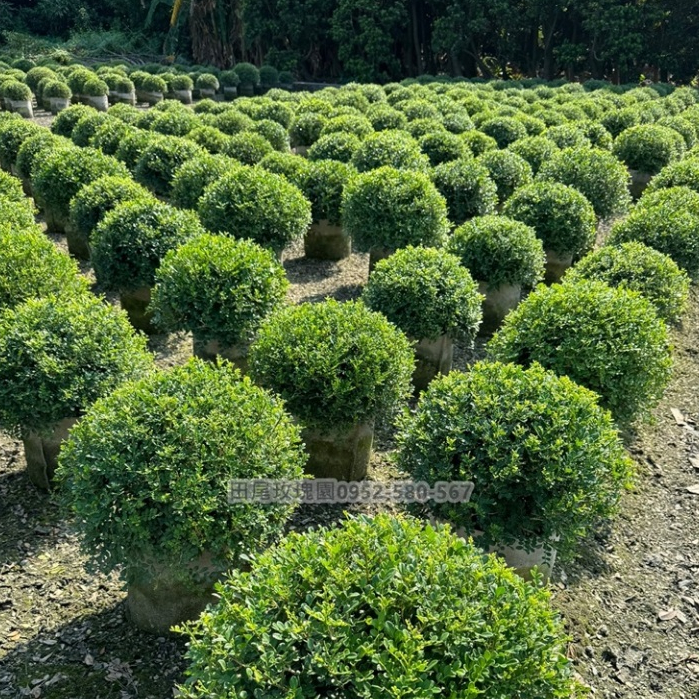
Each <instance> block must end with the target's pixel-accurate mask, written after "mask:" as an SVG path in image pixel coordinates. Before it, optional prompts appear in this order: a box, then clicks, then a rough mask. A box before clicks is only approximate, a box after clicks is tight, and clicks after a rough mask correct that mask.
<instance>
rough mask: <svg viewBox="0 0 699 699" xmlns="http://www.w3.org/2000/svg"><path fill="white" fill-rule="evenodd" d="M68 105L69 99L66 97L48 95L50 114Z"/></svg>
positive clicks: (60, 110) (66, 107) (56, 112)
mask: <svg viewBox="0 0 699 699" xmlns="http://www.w3.org/2000/svg"><path fill="white" fill-rule="evenodd" d="M68 107H70V99H68V98H67V97H49V110H50V112H51V114H58V112H62V111H63V110H64V109H68Z"/></svg>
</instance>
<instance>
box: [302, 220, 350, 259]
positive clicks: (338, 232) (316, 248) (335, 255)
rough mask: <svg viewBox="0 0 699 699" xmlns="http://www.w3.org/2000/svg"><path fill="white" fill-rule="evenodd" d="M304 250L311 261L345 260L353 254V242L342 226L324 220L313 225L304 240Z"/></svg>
mask: <svg viewBox="0 0 699 699" xmlns="http://www.w3.org/2000/svg"><path fill="white" fill-rule="evenodd" d="M303 250H304V253H305V255H306V257H307V258H309V259H311V260H335V261H337V260H344V259H345V258H347V257H349V256H350V255H351V254H352V241H351V240H350V237H349V235H347V234H346V233H345V232H344V230H343V228H342V226H337V225H334V224H332V223H330V221H328V220H327V219H323V220H321V221H315V222H314V223H312V224H311V227H310V228H309V229H308V231H307V232H306V235H305V236H304V238H303Z"/></svg>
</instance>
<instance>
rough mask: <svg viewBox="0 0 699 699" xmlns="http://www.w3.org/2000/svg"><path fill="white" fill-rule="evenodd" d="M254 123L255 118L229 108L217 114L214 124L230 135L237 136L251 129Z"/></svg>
mask: <svg viewBox="0 0 699 699" xmlns="http://www.w3.org/2000/svg"><path fill="white" fill-rule="evenodd" d="M253 123H254V122H253V120H252V119H251V118H250V117H249V116H247V114H243V113H241V112H238V111H236V110H234V109H228V110H226V111H225V112H222V113H221V114H217V115H216V116H215V117H214V122H213V124H212V125H213V126H215V127H216V128H217V129H219V130H221V131H223V133H225V134H227V135H228V136H236V135H238V134H239V133H242V132H243V131H247V130H248V129H251V128H252V125H253Z"/></svg>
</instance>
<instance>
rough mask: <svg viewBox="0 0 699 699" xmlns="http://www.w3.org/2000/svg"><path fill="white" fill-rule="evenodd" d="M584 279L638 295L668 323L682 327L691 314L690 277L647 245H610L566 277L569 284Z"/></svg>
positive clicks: (584, 260)
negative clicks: (682, 323) (689, 308)
mask: <svg viewBox="0 0 699 699" xmlns="http://www.w3.org/2000/svg"><path fill="white" fill-rule="evenodd" d="M580 279H596V280H598V281H601V282H606V283H607V284H609V286H617V287H620V288H622V289H631V290H632V291H638V292H639V293H640V294H642V295H643V296H645V297H646V298H647V299H648V300H649V301H651V302H652V304H653V305H654V306H655V309H656V311H657V313H658V315H659V316H660V317H661V318H662V319H663V320H664V321H665V322H667V323H674V324H676V323H679V322H680V320H681V319H682V315H683V314H684V312H685V311H686V310H687V302H688V295H689V283H690V280H689V277H688V276H687V274H686V273H685V272H683V271H682V270H680V268H679V267H678V266H677V264H676V263H675V262H674V261H673V260H672V259H671V258H670V257H668V256H667V255H664V254H663V253H661V252H658V251H657V250H654V249H653V248H649V247H648V246H646V245H644V244H643V243H636V242H631V243H622V244H621V245H619V246H613V245H606V246H604V247H602V248H600V249H599V250H595V251H594V252H591V253H590V254H589V255H586V256H585V257H583V259H582V260H580V262H578V263H577V265H575V267H573V268H572V269H570V270H569V271H568V272H567V273H566V276H565V281H566V282H576V281H578V280H580Z"/></svg>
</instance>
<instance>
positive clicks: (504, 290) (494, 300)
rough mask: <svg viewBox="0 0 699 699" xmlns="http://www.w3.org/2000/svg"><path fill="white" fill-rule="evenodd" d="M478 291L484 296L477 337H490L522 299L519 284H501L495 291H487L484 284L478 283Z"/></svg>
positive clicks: (486, 285) (486, 286)
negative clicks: (481, 320)
mask: <svg viewBox="0 0 699 699" xmlns="http://www.w3.org/2000/svg"><path fill="white" fill-rule="evenodd" d="M478 291H480V293H481V294H483V295H484V296H485V299H484V300H483V322H482V323H481V327H480V330H479V333H478V334H479V335H481V336H486V337H487V336H489V335H492V334H493V333H494V332H495V331H496V330H497V329H498V328H499V327H500V326H501V325H502V321H503V320H504V319H505V316H506V315H507V314H508V313H509V312H510V311H512V310H513V309H515V308H516V307H517V306H518V305H519V302H520V299H521V297H522V287H521V285H519V284H503V285H502V286H499V287H498V288H497V289H488V284H487V283H486V282H478Z"/></svg>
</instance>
